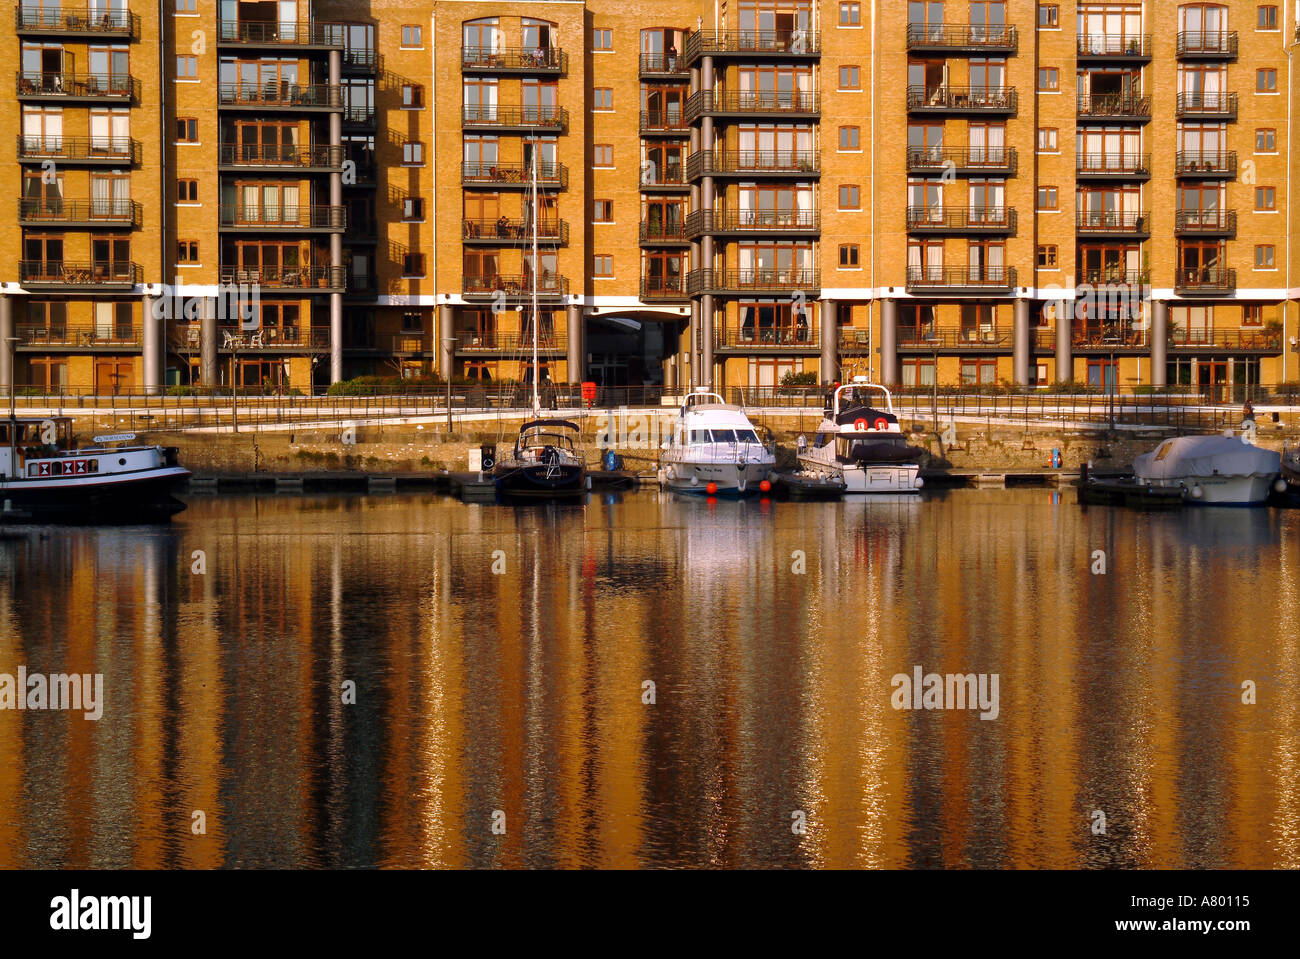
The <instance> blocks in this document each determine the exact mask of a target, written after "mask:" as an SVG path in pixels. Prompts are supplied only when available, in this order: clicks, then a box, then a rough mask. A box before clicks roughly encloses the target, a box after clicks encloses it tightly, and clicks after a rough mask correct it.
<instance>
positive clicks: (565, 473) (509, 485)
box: [492, 464, 587, 498]
mask: <svg viewBox="0 0 1300 959" xmlns="http://www.w3.org/2000/svg"><path fill="white" fill-rule="evenodd" d="M492 482H493V485H494V486H496V490H497V492H498V493H500V494H501V495H502V496H524V497H534V498H562V497H573V496H581V495H582V494H583V493H585V492H586V491H587V477H586V470H585V469H584V468H583V467H581V466H576V465H570V464H563V465H547V464H539V465H536V466H508V467H501V468H499V469H498V470H497V472H496V473H495V474H494V475H493V477H492Z"/></svg>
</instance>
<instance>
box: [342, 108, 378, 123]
mask: <svg viewBox="0 0 1300 959" xmlns="http://www.w3.org/2000/svg"><path fill="white" fill-rule="evenodd" d="M343 125H344V126H345V127H356V128H365V127H373V126H374V125H375V108H374V107H372V106H367V105H366V104H364V103H346V104H344V105H343Z"/></svg>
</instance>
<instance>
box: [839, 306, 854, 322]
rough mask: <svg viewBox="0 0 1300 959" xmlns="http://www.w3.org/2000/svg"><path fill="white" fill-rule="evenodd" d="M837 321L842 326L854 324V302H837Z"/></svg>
mask: <svg viewBox="0 0 1300 959" xmlns="http://www.w3.org/2000/svg"><path fill="white" fill-rule="evenodd" d="M835 322H836V323H837V324H839V325H840V326H852V325H853V304H852V303H836V304H835Z"/></svg>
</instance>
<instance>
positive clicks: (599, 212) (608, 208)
mask: <svg viewBox="0 0 1300 959" xmlns="http://www.w3.org/2000/svg"><path fill="white" fill-rule="evenodd" d="M591 222H593V223H613V222H614V201H613V200H593V201H592V210H591Z"/></svg>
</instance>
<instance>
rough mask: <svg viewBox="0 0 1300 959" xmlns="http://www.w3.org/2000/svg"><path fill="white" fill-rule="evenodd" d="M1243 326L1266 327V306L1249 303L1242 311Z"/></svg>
mask: <svg viewBox="0 0 1300 959" xmlns="http://www.w3.org/2000/svg"><path fill="white" fill-rule="evenodd" d="M1241 325H1242V326H1263V325H1264V304H1262V303H1247V304H1246V305H1245V306H1244V307H1242V311H1241Z"/></svg>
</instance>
